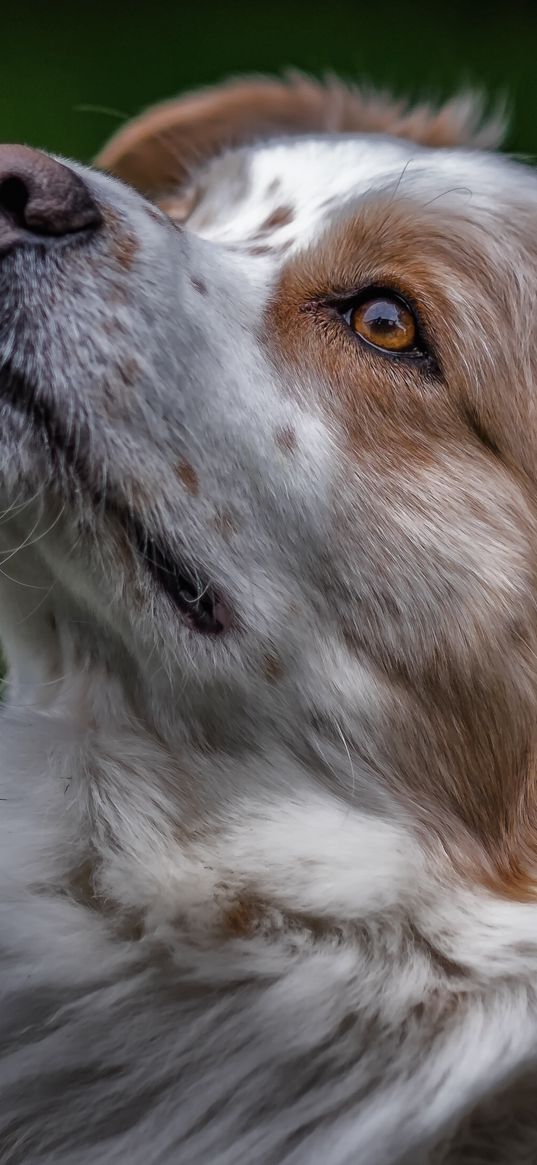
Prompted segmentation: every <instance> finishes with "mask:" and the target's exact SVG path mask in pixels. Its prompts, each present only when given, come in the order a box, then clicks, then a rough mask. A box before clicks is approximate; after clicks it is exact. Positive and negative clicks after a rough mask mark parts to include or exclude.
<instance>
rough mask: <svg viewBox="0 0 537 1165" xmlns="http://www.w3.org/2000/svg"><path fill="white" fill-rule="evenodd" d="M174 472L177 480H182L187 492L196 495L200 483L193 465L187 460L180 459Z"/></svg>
mask: <svg viewBox="0 0 537 1165" xmlns="http://www.w3.org/2000/svg"><path fill="white" fill-rule="evenodd" d="M175 472H176V475H177V477H178V478H179V481H180V482H182V484H183V485H184V486H185V489H187V490H188V492H189V494H192V496H193V497H197V495H198V494H199V490H200V483H199V477H198V475H197V473H196V470H195V469H194V466H193V465H191V464H190V462H189V461H180V462H179V464H178V465H177V466H176V469H175Z"/></svg>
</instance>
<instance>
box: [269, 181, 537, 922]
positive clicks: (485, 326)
mask: <svg viewBox="0 0 537 1165" xmlns="http://www.w3.org/2000/svg"><path fill="white" fill-rule="evenodd" d="M524 213H525V212H524V209H523V205H521V207H520V208H519V211H518V214H517V215H516V216H515V215H513V216H512V222H509V224H508V225H506V222H505V221H504V220H501V221H499V222H498V224H497V234H498V237H501V238H502V249H501V251H500V253H499V252H498V249H497V248H495V249H492V248H490V247H489V246H488V239H487V233H488V234H490V231H491V229H492V228H491V224H490V223H489V224H488V226H487V233H485V231H484V229H483V228H482V225H481V223H480V221H479V220H478V219H477V218H475V219H473V220H472V219H471V218H470V212H468V213H467V214H466V213H457V214H453V215H450V213H449V209H448V208H446V206H442V207H441V200H440V201H439V203H438V204H437V207H436V208H435V209H433V205H431V206H428V207H425V206H424V207H419V206H418V205H417V204H416V203H410V202H408V201H406V200H404V199H402V198H401V199H397V200H393V199H392V200H391V202H390V199H389V197H387V198H384V197H383V196H382V195H381V194H379V195H374V196H368V197H367V198H365V199H364V200H363V203H362V205H361V206H360V207H359V208H358V209H357V210H356V211H355V212H354V213H353V215H352V216H351V217H349V218H348V219H347V220H346V221H343V222H338V223H337V224H336V225H335V227H333V228H332V229H331V230H330V231H329V232H327V234H326V235H325V236H323V237H322V239H321V241H320V242H319V244H318V245H317V247H310V248H309V249H308V252H307V253H304V254H302V255H298V256H297V257H296V258H295V259H294V260H292V261H291V262H290V263H289V264H288V265H287V268H286V269H284V271H283V272H282V276H281V279H280V284H279V287H278V289H277V291H276V293H275V295H274V298H273V301H272V304H271V306H270V308H269V311H268V315H267V321H266V337H267V340H266V343H267V347H268V348H269V350H270V353H271V356H272V359H273V360H274V361H275V362H276V364H277V365H278V366H279V367H280V368H281V369H282V371H283V374H284V375H285V377H286V380H287V383H289V384H290V385H291V386H293V385H294V384H297V385H298V386H299V387H301V388H303V389H305V390H306V391H310V392H312V391H314V392H315V397H314V399H313V400H312V406H313V407H314V408H315V409H318V408H319V407H320V408H321V409H322V410H324V412H325V414H326V416H327V418H328V420H329V423H330V427H331V429H332V431H333V432H334V433H335V434H336V438H337V440H338V443H339V445H340V448H341V451H342V452H341V458H342V460H341V463H340V465H341V475H342V480H341V486H340V489H339V493H338V495H337V497H338V512H337V515H336V517H337V523H336V521H335V523H334V531H335V533H337V538H338V541H339V542H340V544H341V545H343V546H345V553H346V557H347V560H348V562H349V563H351V562H352V561H353V559H354V560H355V561H356V564H357V567H356V569H357V577H358V578H359V579H360V580H361V587H360V592H359V593H360V600H359V602H358V601H357V599H356V597H355V592H354V590H353V588H352V585H349V587H348V591H349V595H348V597H347V598H346V597H345V596H343V595H342V594H341V593H340V592H339V591H338V589H337V588H334V569H333V563H332V561H331V559H330V556H328V558H327V563H326V569H325V570H324V571H323V575H322V578H321V580H320V581H319V587H320V589H321V590H322V591H323V593H324V595H325V598H327V597H328V599H329V600H330V597H331V596H333V597H332V600H331V608H332V610H333V611H334V612H335V613H336V614H337V617H338V620H339V623H340V626H341V631H342V637H343V639H344V640H345V641H346V643H347V647H348V649H349V650H350V651H354V652H355V653H356V654H357V655H358V657H359V658H360V660H363V659H366V660H367V662H368V667H370V668H371V670H372V671H374V672H375V673H376V674H378V676H379V683H380V684H381V685H382V691H383V692H385V695H383V700H384V701H385V704H383V716H384V722H383V726H382V734H381V736H380V737H379V739H376V741H375V747H376V748H379V749H380V751H381V753H382V756H381V759H380V760H379V755H378V754H375V757H374V764H375V766H377V765H378V768H379V771H382V772H385V773H390V772H393V773H396V774H397V781H396V796H398V797H401V798H402V799H403V800H404V801H406V799H407V798H408V801H407V805H408V808H409V811H410V812H411V813H412V814H413V815H414V818H416V816H418V819H420V820H421V822H422V824H423V825H424V829H425V832H426V831H427V830H429V832H430V834H431V835H434V836H436V838H437V841H438V843H439V845H440V846H441V848H442V852H444V853H446V852H447V853H448V854H449V855H450V857H451V860H452V862H453V865H454V866H455V867H456V868H457V869H458V871H459V872H462V871H464V872H465V876H467V877H469V878H470V879H471V880H472V881H474V882H475V881H479V882H480V883H481V884H485V885H486V886H488V887H489V888H490V889H493V890H494V893H496V894H502V895H503V896H507V897H512V898H516V899H517V900H529V899H533V898H534V897H537V733H536V731H535V726H534V721H535V707H536V706H537V665H536V661H537V654H536V653H537V617H536V614H535V606H536V604H535V597H536V596H537V471H536V466H537V458H536V457H535V453H534V450H535V443H536V441H537V431H536V426H535V423H534V421H533V420H532V416H531V400H532V399H533V398H534V392H535V385H537V359H536V358H535V351H536V350H537V335H536V336H534V337H533V340H530V343H529V345H528V343H527V340H528V337H527V335H526V328H527V319H528V318H529V317H528V310H529V305H528V306H527V307H526V308H524V307H522V305H521V302H520V299H519V292H518V291H517V293H516V294H514V295H513V294H512V291H511V288H512V284H511V277H510V273H509V272H510V269H517V270H518V269H521V270H522V269H524V270H527V269H528V264H531V265H532V270H537V245H536V241H535V232H534V230H533V228H532V226H531V223H530V222H529V215H528V212H526V219H525V221H523V219H524ZM502 255H503V257H504V266H503V268H502V266H501V263H502V258H501V256H502ZM498 264H499V266H498ZM368 287H371V288H378V287H381V288H388V289H393V291H394V292H395V293H397V294H399V295H401V296H403V298H406V299H407V301H408V302H409V303H410V304H411V305H412V306H413V307H414V308H415V310H416V311H417V315H418V319H419V326H420V329H421V331H422V333H423V335H424V337H425V343H426V347H427V349H428V351H429V352H430V353H431V357H430V358H428V359H426V360H421V361H419V360H418V361H415V360H408V359H396V358H393V357H391V356H389V355H386V354H383V353H382V352H379V351H376V350H374V349H372V348H371V347H369V346H366V345H364V344H362V343H361V342H360V341H359V340H358V339H357V338H356V337H355V335H354V334H353V333H352V332H351V331H350V329H349V327H348V326H347V324H346V323H345V321H344V320H343V319H342V318H341V315H340V314H339V313H338V312H337V310H336V306H335V305H336V303H337V302H338V300H341V301H342V302H346V300H347V297H351V296H352V295H353V294H354V293H362V291H363V290H364V289H367V288H368ZM522 335H524V336H525V337H526V338H525V339H524V340H522V341H521V340H520V336H522ZM522 349H523V351H524V352H525V356H524V357H523V358H521V355H520V352H521V350H522ZM290 371H291V376H289V372H290ZM312 386H317V387H316V389H313V388H312ZM355 475H356V485H353V484H352V482H353V480H354V476H355ZM394 515H395V516H397V520H394ZM399 515H401V520H402V525H401V522H400V520H399V517H398V516H399ZM467 528H468V530H474V529H481V530H482V531H483V535H482V536H483V537H486V538H487V539H490V540H491V544H492V545H497V546H498V548H501V551H500V553H503V555H504V556H509V560H510V561H512V563H513V566H512V570H513V574H514V577H516V578H517V579H518V580H519V584H520V589H519V592H518V595H517V597H516V599H515V597H513V598H512V599H511V607H512V609H511V608H510V609H509V610H507V609H506V606H505V603H506V600H505V598H504V596H503V591H502V587H503V583H499V584H498V587H497V585H496V581H495V577H494V575H493V574H489V575H487V577H486V580H485V579H484V578H481V575H479V585H477V586H476V585H475V583H474V572H475V569H476V568H475V565H473V563H474V562H475V559H474V558H473V557H472V554H470V553H469V552H468V550H467V548H466V547H465V544H464V541H463V540H459V541H457V539H459V535H460V533H461V531H464V530H465V529H467ZM473 537H474V538H475V537H479V536H478V535H474V536H473ZM423 539H425V540H424V541H423ZM488 562H489V566H488V569H489V571H490V570H491V569H492V567H491V559H489V560H488ZM467 564H468V565H467ZM466 570H468V575H467V576H466V573H465V572H466ZM368 572H369V574H368ZM478 574H479V571H478ZM369 575H370V576H371V578H370V581H369V583H368V585H365V582H364V580H367V578H369ZM338 585H341V582H340V580H338ZM459 594H460V595H461V596H462V597H461V598H460V599H459V598H457V599H455V597H454V596H455V595H459ZM514 623H516V625H517V627H518V628H519V632H518V641H517V642H515V641H514V639H513V635H512V633H511V630H512V626H513V624H514ZM336 743H337V742H336V741H335V739H334V744H336ZM357 747H358V750H360V749H362V748H363V747H364V745H363V742H360V741H359V742H358V744H357ZM532 758H533V759H532ZM469 871H471V873H469Z"/></svg>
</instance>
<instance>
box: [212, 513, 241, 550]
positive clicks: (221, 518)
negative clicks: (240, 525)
mask: <svg viewBox="0 0 537 1165" xmlns="http://www.w3.org/2000/svg"><path fill="white" fill-rule="evenodd" d="M213 525H214V528H215V530H217V531H218V533H219V534H221V536H222V538H223V539H224V540H225V541H226V542H229V540H230V538H231V537H232V535H233V534H235V533H236V530H237V524H236V521H235V518H234V517H233V514H232V513H231V510H229V509H228V508H227V507H225V506H224V508H223V509H221V510H219V511H218V513H217V514H216V515H215V518H214V520H213Z"/></svg>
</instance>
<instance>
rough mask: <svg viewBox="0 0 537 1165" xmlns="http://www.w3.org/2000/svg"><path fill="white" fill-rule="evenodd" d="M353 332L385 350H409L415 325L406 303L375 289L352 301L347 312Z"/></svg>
mask: <svg viewBox="0 0 537 1165" xmlns="http://www.w3.org/2000/svg"><path fill="white" fill-rule="evenodd" d="M346 318H347V322H348V324H349V327H351V328H352V330H353V332H356V334H357V335H358V336H361V338H362V339H363V340H367V342H368V344H373V345H374V346H375V348H382V349H384V351H386V352H412V351H415V350H416V348H417V346H418V329H417V326H416V321H415V319H414V316H413V314H412V312H411V310H410V308H409V307H407V305H406V303H404V302H403V300H402V299H399V297H398V296H396V295H389V294H387V293H382V292H379V293H378V294H376V295H373V296H371V298H369V299H363V300H362V301H361V302H360V303H359V304H356V305H354V306H353V307H352V308H351V310H350V311H349V313H348V315H347V317H346Z"/></svg>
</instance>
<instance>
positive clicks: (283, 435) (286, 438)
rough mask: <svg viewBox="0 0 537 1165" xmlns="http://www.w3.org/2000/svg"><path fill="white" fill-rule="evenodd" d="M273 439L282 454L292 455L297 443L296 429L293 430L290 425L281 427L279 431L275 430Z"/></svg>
mask: <svg viewBox="0 0 537 1165" xmlns="http://www.w3.org/2000/svg"><path fill="white" fill-rule="evenodd" d="M274 437H275V441H276V444H277V445H278V446H279V447H280V449H281V450H282V452H283V453H294V451H295V449H296V447H297V444H298V441H297V435H296V429H293V427H292V425H282V427H281V428H280V429H276V432H275V434H274Z"/></svg>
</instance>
